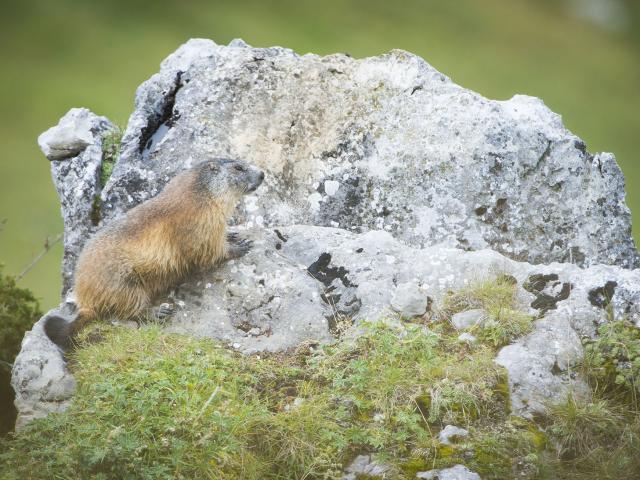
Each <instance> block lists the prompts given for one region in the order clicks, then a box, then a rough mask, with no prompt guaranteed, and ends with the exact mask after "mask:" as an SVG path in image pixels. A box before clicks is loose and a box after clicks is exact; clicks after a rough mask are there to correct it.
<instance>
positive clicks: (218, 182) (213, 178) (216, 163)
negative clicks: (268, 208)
mask: <svg viewBox="0 0 640 480" xmlns="http://www.w3.org/2000/svg"><path fill="white" fill-rule="evenodd" d="M194 170H195V171H196V183H197V186H198V189H199V190H200V191H201V192H202V193H205V194H207V195H209V196H211V197H214V198H215V197H218V198H219V197H231V198H232V199H239V198H240V197H241V196H242V195H244V194H246V193H249V192H253V191H254V190H255V189H256V188H258V187H259V186H260V184H261V183H262V180H264V172H263V171H262V170H260V169H258V168H256V167H254V166H252V165H249V164H248V163H247V162H243V161H242V160H231V159H228V158H214V159H212V160H206V161H204V162H202V163H199V164H198V165H196V166H195V167H194Z"/></svg>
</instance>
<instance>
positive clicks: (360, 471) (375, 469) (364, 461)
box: [342, 455, 389, 480]
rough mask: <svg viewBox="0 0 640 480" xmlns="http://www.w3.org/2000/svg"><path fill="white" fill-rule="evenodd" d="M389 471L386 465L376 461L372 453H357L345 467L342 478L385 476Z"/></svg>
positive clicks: (343, 479)
mask: <svg viewBox="0 0 640 480" xmlns="http://www.w3.org/2000/svg"><path fill="white" fill-rule="evenodd" d="M388 472H389V467H388V466H387V465H384V464H381V463H378V462H376V460H375V459H374V458H373V455H358V456H357V457H356V458H355V459H354V460H353V462H351V464H350V465H349V466H348V467H347V468H346V469H345V475H343V476H342V480H357V479H358V478H361V476H366V478H380V479H384V478H387V477H386V476H385V475H386V474H387V473H388Z"/></svg>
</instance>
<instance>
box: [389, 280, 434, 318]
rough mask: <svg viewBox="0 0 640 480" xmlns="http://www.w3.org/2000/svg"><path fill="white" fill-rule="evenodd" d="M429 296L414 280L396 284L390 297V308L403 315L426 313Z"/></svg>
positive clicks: (412, 315) (413, 315) (411, 315)
mask: <svg viewBox="0 0 640 480" xmlns="http://www.w3.org/2000/svg"><path fill="white" fill-rule="evenodd" d="M428 306H429V297H428V296H427V295H426V293H425V292H424V291H423V290H421V289H420V288H419V287H418V285H416V284H415V283H414V282H408V283H404V284H402V285H398V287H397V288H396V290H395V293H394V294H393V298H392V299H391V308H392V309H393V310H394V311H396V312H398V313H399V314H401V315H402V316H405V317H416V316H420V315H424V314H425V313H427V307H428Z"/></svg>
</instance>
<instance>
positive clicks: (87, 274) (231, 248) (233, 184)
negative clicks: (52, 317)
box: [45, 159, 264, 344]
mask: <svg viewBox="0 0 640 480" xmlns="http://www.w3.org/2000/svg"><path fill="white" fill-rule="evenodd" d="M263 178H264V173H262V172H261V171H260V170H258V169H256V168H255V167H251V166H249V165H248V164H246V163H244V162H240V161H234V160H226V159H216V160H210V161H206V162H203V163H200V164H198V165H197V166H195V167H193V168H191V169H189V170H186V171H185V172H182V173H180V174H178V175H177V176H176V177H175V178H173V179H172V180H171V181H170V182H169V183H168V184H167V186H166V187H165V188H164V190H163V191H162V192H161V193H160V194H159V195H158V196H157V197H155V198H153V199H150V200H148V201H146V202H144V203H142V204H140V205H138V206H137V207H135V208H133V209H131V210H130V211H129V212H127V213H126V214H125V215H124V216H122V217H121V218H119V219H116V220H114V221H113V222H111V223H110V224H108V225H107V226H105V227H104V228H102V229H101V230H100V231H99V232H98V233H96V235H95V236H94V237H93V238H91V239H90V240H89V241H88V242H87V244H86V246H85V248H84V249H83V251H82V253H81V255H80V257H79V259H78V263H77V265H76V271H75V276H74V293H75V295H76V304H77V306H78V316H77V319H76V320H74V322H73V323H74V324H76V325H75V326H74V327H73V328H71V329H70V331H69V332H59V331H55V332H51V334H49V333H50V332H49V330H48V329H47V326H48V325H49V323H50V322H47V323H46V324H45V330H46V331H47V334H49V337H50V338H52V339H53V340H54V341H56V343H58V344H60V342H59V341H57V340H56V339H58V340H59V339H60V338H61V337H65V335H66V336H68V335H72V334H73V333H75V332H76V331H77V330H79V328H80V327H81V325H82V324H83V323H84V322H86V321H87V320H89V319H93V318H98V317H111V316H115V317H118V318H135V317H139V316H141V315H143V314H144V313H145V311H146V310H147V309H148V308H149V307H150V305H151V304H152V302H153V301H154V299H155V298H156V297H157V296H158V295H159V294H161V293H163V292H164V291H166V290H167V289H168V288H169V287H171V286H172V285H175V284H176V283H177V282H178V281H180V280H182V279H183V278H184V276H185V275H186V274H187V273H188V272H189V271H192V270H193V269H195V268H202V267H207V266H210V265H213V264H215V263H216V262H219V261H221V260H223V259H225V258H228V257H229V256H238V255H241V254H243V253H246V250H247V249H248V246H249V244H248V243H245V242H240V244H238V245H229V244H228V242H227V237H226V226H227V220H228V218H229V217H230V215H231V214H232V213H233V210H234V209H235V206H236V204H237V202H238V200H239V199H240V198H241V197H242V195H244V194H245V193H247V192H252V191H254V190H255V189H256V188H257V187H258V186H259V185H260V183H262V180H263ZM54 324H55V325H54ZM49 326H55V327H56V328H57V329H60V328H62V323H61V322H60V321H55V322H51V325H49ZM52 328H53V327H52Z"/></svg>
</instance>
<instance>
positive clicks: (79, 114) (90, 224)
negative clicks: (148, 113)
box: [38, 108, 116, 294]
mask: <svg viewBox="0 0 640 480" xmlns="http://www.w3.org/2000/svg"><path fill="white" fill-rule="evenodd" d="M115 128H116V127H115V126H114V125H113V124H112V123H111V122H110V121H109V120H107V119H106V118H105V117H99V116H97V115H95V114H94V113H91V112H90V111H89V110H87V109H86V108H72V109H71V110H69V112H67V114H66V115H65V116H64V117H62V118H61V119H60V122H59V123H58V125H57V126H55V127H52V128H50V129H49V130H47V131H46V132H44V133H43V134H42V135H40V137H38V144H39V145H40V148H41V149H42V152H43V153H44V154H45V155H46V156H47V158H48V159H49V160H51V177H52V178H53V183H54V184H55V187H56V191H57V192H58V197H59V199H60V206H61V210H62V219H63V221H64V257H63V260H62V284H63V289H62V291H63V294H65V293H66V292H67V291H68V290H69V288H70V287H71V282H72V277H73V270H74V267H75V263H76V260H77V258H78V255H79V254H80V251H81V250H82V247H83V246H84V244H85V242H86V241H87V239H88V238H89V236H90V234H91V233H92V232H94V231H95V229H96V227H97V225H98V224H99V221H100V208H99V205H100V204H99V198H100V190H101V185H100V180H99V179H100V169H101V166H102V139H103V137H104V136H105V135H107V134H108V133H110V132H112V131H113V130H114V129H115Z"/></svg>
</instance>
